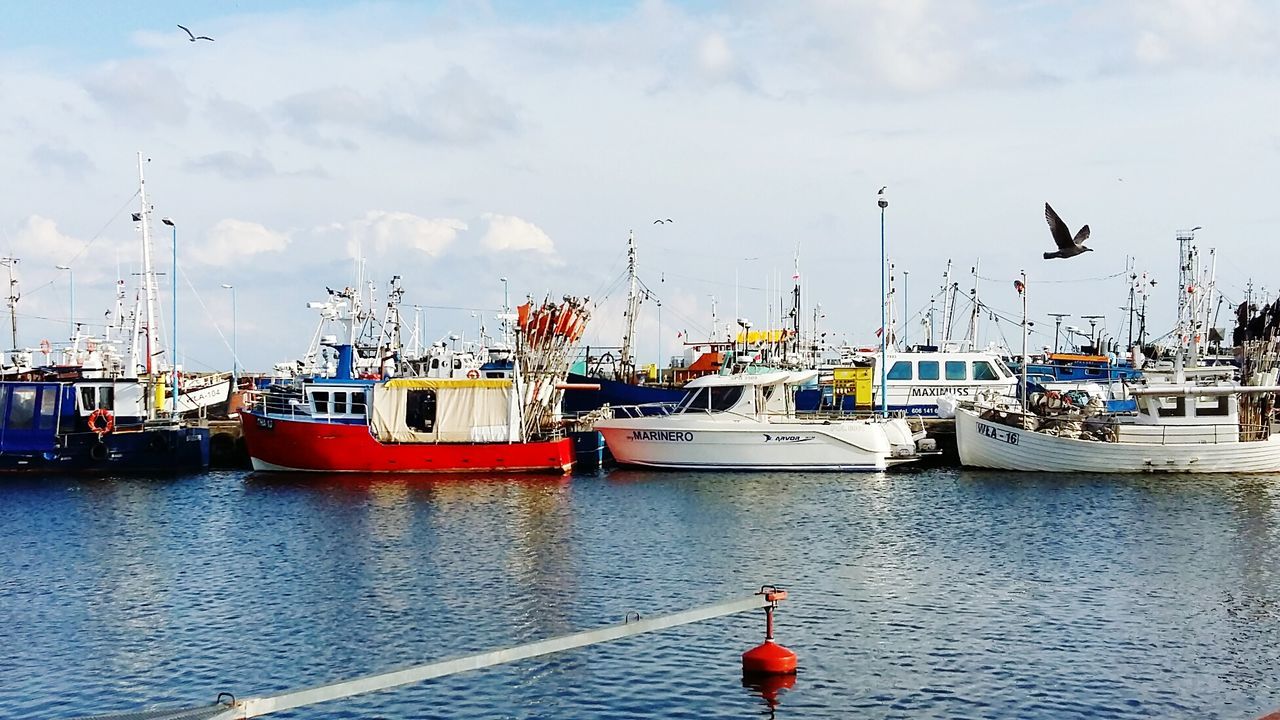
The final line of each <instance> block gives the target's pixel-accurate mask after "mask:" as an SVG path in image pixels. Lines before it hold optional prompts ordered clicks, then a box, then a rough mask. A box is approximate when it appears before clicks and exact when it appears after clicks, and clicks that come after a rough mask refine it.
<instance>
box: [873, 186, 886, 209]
mask: <svg viewBox="0 0 1280 720" xmlns="http://www.w3.org/2000/svg"><path fill="white" fill-rule="evenodd" d="M885 187H888V186H887V185H886V186H885ZM884 190H885V188H883V187H882V188H880V192H878V193H876V204H877V205H879V206H880V209H881V210H883V209H885V208H887V207H889V198H887V197H885V196H884Z"/></svg>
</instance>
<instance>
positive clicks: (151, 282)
mask: <svg viewBox="0 0 1280 720" xmlns="http://www.w3.org/2000/svg"><path fill="white" fill-rule="evenodd" d="M143 162H144V160H143V157H142V151H138V197H139V198H140V209H141V212H139V213H138V214H137V215H135V216H134V219H136V220H137V221H138V222H139V223H140V224H141V227H142V292H143V295H144V301H145V303H146V308H145V310H146V315H145V316H144V322H145V324H146V328H147V342H146V353H147V361H146V372H147V374H150V373H151V372H152V370H153V368H152V366H151V360H152V357H153V355H154V353H155V351H154V350H153V348H156V347H160V346H161V343H160V338H159V333H158V332H157V328H156V299H157V290H156V271H155V267H153V266H152V264H151V255H152V249H151V206H150V205H149V204H148V203H147V180H146V177H145V176H144V175H143V171H142V168H143ZM176 361H177V358H170V360H169V364H170V365H175V364H176ZM175 403H176V399H175ZM175 407H176V405H175Z"/></svg>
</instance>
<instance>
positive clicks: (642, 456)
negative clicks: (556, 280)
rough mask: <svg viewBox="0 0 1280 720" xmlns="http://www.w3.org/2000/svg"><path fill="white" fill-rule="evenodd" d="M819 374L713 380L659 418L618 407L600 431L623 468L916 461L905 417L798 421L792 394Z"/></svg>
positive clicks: (841, 466) (823, 466) (693, 386)
mask: <svg viewBox="0 0 1280 720" xmlns="http://www.w3.org/2000/svg"><path fill="white" fill-rule="evenodd" d="M816 376H817V373H816V371H808V372H798V373H792V372H774V373H762V374H755V375H749V374H738V375H708V376H706V377H701V378H697V379H695V380H693V381H691V382H689V384H688V385H686V386H685V390H686V392H687V394H686V395H685V398H684V400H682V401H681V402H680V403H679V404H677V405H674V406H668V407H667V408H666V410H665V412H663V413H661V414H652V413H653V412H654V411H653V408H651V407H644V408H643V410H642V409H641V408H640V407H619V408H614V411H615V417H614V418H613V419H609V420H601V421H599V422H597V423H596V424H595V429H596V430H599V431H600V432H601V433H602V434H603V435H604V439H605V443H606V444H607V445H608V446H609V450H610V452H612V453H613V456H614V459H616V460H617V461H618V462H619V463H622V464H624V465H642V466H649V467H664V468H690V469H707V470H861V471H876V470H884V469H885V468H888V467H891V466H894V465H899V464H902V463H907V462H912V461H914V460H917V459H919V457H920V455H919V453H918V452H917V449H916V442H917V440H919V439H921V438H923V433H915V434H913V432H912V429H911V427H910V426H909V425H908V424H907V421H906V420H903V419H901V418H894V419H891V418H864V419H856V420H855V419H839V418H835V419H824V418H821V417H797V415H796V413H795V406H794V402H795V401H794V393H793V392H792V390H793V388H794V387H795V386H796V385H801V384H804V383H807V382H810V381H812V380H813V379H814V378H815V377H816Z"/></svg>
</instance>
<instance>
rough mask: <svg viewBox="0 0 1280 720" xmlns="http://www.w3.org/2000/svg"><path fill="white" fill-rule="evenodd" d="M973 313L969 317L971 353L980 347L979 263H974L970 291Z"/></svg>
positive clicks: (975, 261)
mask: <svg viewBox="0 0 1280 720" xmlns="http://www.w3.org/2000/svg"><path fill="white" fill-rule="evenodd" d="M969 297H970V300H971V302H972V303H973V312H972V313H971V314H970V315H969V333H968V335H969V352H973V350H974V349H975V348H976V347H977V346H978V261H977V260H974V261H973V289H972V290H970V291H969Z"/></svg>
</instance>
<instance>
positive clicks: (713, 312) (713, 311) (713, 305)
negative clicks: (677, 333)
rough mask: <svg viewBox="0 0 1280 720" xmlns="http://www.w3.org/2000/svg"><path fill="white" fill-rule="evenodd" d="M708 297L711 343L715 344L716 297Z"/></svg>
mask: <svg viewBox="0 0 1280 720" xmlns="http://www.w3.org/2000/svg"><path fill="white" fill-rule="evenodd" d="M710 297H711V341H712V342H715V340H716V330H717V327H716V322H717V321H716V296H715V295H712V296H710ZM685 339H686V340H687V339H688V338H685Z"/></svg>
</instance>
